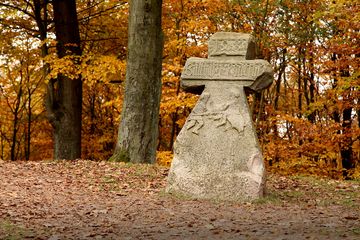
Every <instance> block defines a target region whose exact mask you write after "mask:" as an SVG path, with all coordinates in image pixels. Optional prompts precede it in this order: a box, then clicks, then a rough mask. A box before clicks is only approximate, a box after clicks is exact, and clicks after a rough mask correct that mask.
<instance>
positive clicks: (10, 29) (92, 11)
mask: <svg viewBox="0 0 360 240" xmlns="http://www.w3.org/2000/svg"><path fill="white" fill-rule="evenodd" d="M27 2H29V1H24V0H16V1H5V3H0V18H1V20H2V21H1V22H0V32H1V36H2V38H1V39H0V49H1V58H0V61H1V64H0V158H1V159H4V160H7V159H11V160H17V159H27V160H29V159H31V160H41V159H50V158H52V151H53V150H52V133H51V126H50V124H49V123H48V121H47V119H46V112H45V107H44V100H43V97H44V94H45V90H46V82H47V81H49V79H51V77H54V76H56V75H57V74H59V73H61V74H66V75H67V76H69V77H73V78H75V77H76V76H79V75H81V76H82V79H83V83H84V87H83V88H84V89H83V91H84V93H83V113H82V118H83V126H82V132H83V135H82V136H83V137H82V138H83V143H82V144H83V145H82V158H83V159H92V160H106V159H108V158H109V157H110V156H111V154H112V153H113V150H114V146H115V141H116V134H117V128H118V124H119V119H120V113H121V105H122V97H123V92H124V84H123V81H124V79H125V64H126V62H125V59H126V46H127V19H128V4H127V1H115V0H109V1H101V0H95V1H94V0H93V1H90V0H78V1H77V5H78V10H77V12H78V19H79V24H80V35H81V49H82V52H83V54H82V56H81V57H79V58H80V59H73V58H71V57H68V58H62V59H58V58H57V57H56V55H55V49H54V46H55V39H54V34H53V32H52V31H54V30H53V26H52V22H51V18H52V10H51V8H50V7H48V8H46V10H47V11H48V16H47V17H48V18H49V21H48V25H47V28H48V31H49V32H48V35H47V36H48V37H47V39H45V40H44V39H41V38H40V37H39V29H38V28H37V26H36V23H35V19H34V17H35V16H34V11H33V9H34V8H32V5H31V3H32V2H36V1H30V2H31V3H30V6H29V3H27ZM355 2H356V1H352V0H336V1H328V0H325V1H314V0H301V1H293V0H281V1H279V0H266V1H265V0H263V1H260V0H253V1H245V0H239V1H228V0H213V1H207V0H205V1H204V0H176V1H175V0H164V3H163V20H162V21H163V22H162V28H163V33H164V37H165V43H164V52H163V73H162V82H163V87H162V100H161V107H160V121H159V127H160V135H159V139H158V150H159V154H158V160H159V163H161V164H165V165H168V164H169V163H170V161H171V150H172V148H173V143H174V140H175V138H176V135H177V134H178V133H179V131H180V130H181V127H182V126H183V124H184V122H185V119H186V117H187V116H188V114H189V113H190V112H191V109H192V108H193V107H194V105H195V103H196V101H197V98H198V96H196V95H192V94H188V93H184V92H183V91H182V90H181V89H180V75H181V71H182V69H183V66H184V64H185V61H186V59H187V58H189V57H195V56H197V57H207V45H206V41H207V40H208V38H209V36H211V34H213V33H214V32H217V31H236V32H247V33H252V34H254V35H255V36H256V38H257V40H258V43H259V51H258V57H259V58H264V59H266V60H268V61H270V62H271V63H272V65H273V68H274V72H275V74H274V78H275V81H274V83H273V85H272V86H271V88H270V89H267V90H265V91H264V92H263V93H261V94H249V104H250V106H251V110H252V112H253V118H254V124H255V126H256V128H257V131H258V136H259V140H260V143H261V146H262V149H263V153H264V159H265V161H266V164H267V167H268V170H269V171H273V172H278V173H282V174H291V173H309V174H318V175H326V176H331V177H334V178H339V177H354V178H360V107H359V106H360V105H359V101H360V91H359V87H360V76H359V63H360V47H359V46H360V44H359V39H360V38H359V32H360V31H359V30H360V25H359V23H360V19H359V16H360V14H359V5H358V4H356V3H355ZM43 11H45V10H44V9H43ZM44 44H46V46H47V47H48V50H49V54H48V55H47V56H43V55H42V54H41V51H40V49H41V46H43V45H44ZM74 62H76V63H79V62H81V64H74ZM45 64H48V66H50V69H51V71H50V72H49V74H48V75H47V76H44V74H43V66H44V65H45Z"/></svg>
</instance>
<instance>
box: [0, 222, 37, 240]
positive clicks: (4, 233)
mask: <svg viewBox="0 0 360 240" xmlns="http://www.w3.org/2000/svg"><path fill="white" fill-rule="evenodd" d="M33 235H34V234H33V233H32V231H30V230H28V229H25V228H24V227H21V226H18V225H16V224H13V223H12V222H10V221H8V220H0V239H4V240H21V239H25V238H31V237H33Z"/></svg>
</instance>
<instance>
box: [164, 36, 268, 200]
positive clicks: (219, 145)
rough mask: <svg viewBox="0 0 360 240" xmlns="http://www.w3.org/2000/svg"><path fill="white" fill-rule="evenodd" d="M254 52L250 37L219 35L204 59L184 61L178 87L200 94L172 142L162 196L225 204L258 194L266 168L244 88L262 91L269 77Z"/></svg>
mask: <svg viewBox="0 0 360 240" xmlns="http://www.w3.org/2000/svg"><path fill="white" fill-rule="evenodd" d="M255 48H256V46H255V41H254V38H253V37H252V36H251V35H249V34H243V33H230V32H219V33H215V34H214V35H213V36H212V37H211V38H210V41H209V57H208V59H203V58H189V59H188V60H187V61H186V64H185V68H184V71H183V73H182V75H181V86H182V88H183V89H184V90H185V91H189V92H193V93H201V91H202V90H203V91H202V93H201V96H200V98H199V100H198V102H197V104H196V106H195V107H194V109H193V111H192V112H191V113H190V116H189V117H188V119H187V120H186V123H185V125H184V126H183V128H182V130H181V131H180V133H179V135H178V137H177V139H176V142H175V145H174V159H173V161H172V164H171V168H170V172H169V176H168V185H167V187H166V191H167V192H170V193H177V194H181V195H186V196H189V197H192V198H199V199H215V200H230V201H249V200H254V199H257V198H259V197H261V196H262V195H263V191H264V185H265V168H264V163H263V157H262V153H261V149H260V147H259V143H258V139H257V135H256V131H255V129H254V127H253V123H252V118H251V114H250V111H249V106H248V103H247V98H246V95H245V91H244V87H248V88H250V89H252V90H254V91H260V90H262V89H264V88H267V87H268V86H269V85H270V84H271V82H272V79H273V73H272V67H271V65H270V63H268V62H267V61H265V60H261V59H255Z"/></svg>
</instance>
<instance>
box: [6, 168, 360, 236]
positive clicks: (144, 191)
mask: <svg viewBox="0 0 360 240" xmlns="http://www.w3.org/2000/svg"><path fill="white" fill-rule="evenodd" d="M167 171H168V170H167V169H166V168H161V167H156V166H150V165H129V164H123V163H107V162H91V161H69V162H66V161H60V162H18V163H11V162H3V161H2V162H0V239H50V240H57V239H360V193H359V192H360V183H359V182H345V181H335V180H329V179H318V178H311V177H280V176H275V175H271V176H269V178H268V184H267V186H268V194H267V196H266V197H265V198H263V199H261V200H258V201H255V202H251V203H219V202H212V201H200V200H190V199H179V198H175V197H174V196H169V195H167V194H165V193H164V187H165V184H166V175H167Z"/></svg>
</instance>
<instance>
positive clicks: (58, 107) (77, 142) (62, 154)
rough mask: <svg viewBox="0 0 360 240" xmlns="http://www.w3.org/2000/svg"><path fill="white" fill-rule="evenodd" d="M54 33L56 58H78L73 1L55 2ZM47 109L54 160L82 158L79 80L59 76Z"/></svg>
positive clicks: (53, 86)
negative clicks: (50, 125)
mask: <svg viewBox="0 0 360 240" xmlns="http://www.w3.org/2000/svg"><path fill="white" fill-rule="evenodd" d="M52 5H53V9H54V22H55V34H56V40H57V45H56V48H57V54H58V57H59V58H62V57H64V56H67V55H73V56H79V55H81V49H80V35H79V27H78V21H77V14H76V3H75V0H68V1H62V0H54V1H52ZM46 105H47V110H48V114H49V119H50V122H51V124H52V126H53V128H54V158H55V159H69V160H71V159H76V158H80V157H81V110H82V82H81V78H80V77H79V78H77V79H70V78H68V77H67V76H65V75H62V74H59V75H58V77H57V79H55V80H51V81H50V83H49V87H48V96H47V104H46Z"/></svg>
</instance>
